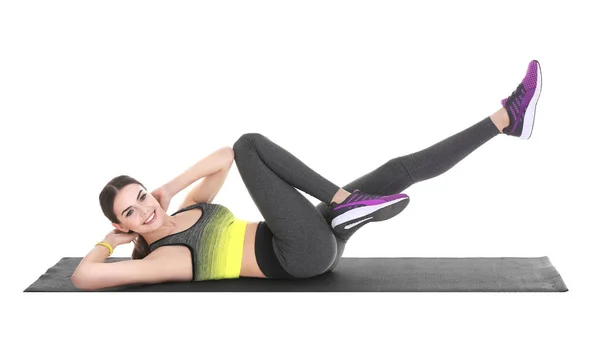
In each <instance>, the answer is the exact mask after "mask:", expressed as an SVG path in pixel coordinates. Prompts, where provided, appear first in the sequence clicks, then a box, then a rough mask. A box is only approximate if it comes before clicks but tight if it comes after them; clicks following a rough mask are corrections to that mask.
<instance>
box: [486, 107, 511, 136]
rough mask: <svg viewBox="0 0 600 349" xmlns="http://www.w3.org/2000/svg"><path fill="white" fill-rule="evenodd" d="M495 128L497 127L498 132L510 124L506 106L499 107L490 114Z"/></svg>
mask: <svg viewBox="0 0 600 349" xmlns="http://www.w3.org/2000/svg"><path fill="white" fill-rule="evenodd" d="M490 119H492V122H493V123H494V125H496V128H498V131H499V132H502V130H504V129H505V128H506V127H508V125H509V124H510V119H509V117H508V111H507V110H506V108H500V109H499V110H498V111H496V112H495V113H494V114H492V116H490Z"/></svg>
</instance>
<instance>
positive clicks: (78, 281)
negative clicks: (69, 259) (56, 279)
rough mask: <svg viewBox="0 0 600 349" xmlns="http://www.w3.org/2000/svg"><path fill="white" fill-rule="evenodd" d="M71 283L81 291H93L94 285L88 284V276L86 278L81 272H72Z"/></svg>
mask: <svg viewBox="0 0 600 349" xmlns="http://www.w3.org/2000/svg"><path fill="white" fill-rule="evenodd" d="M71 283H72V284H73V286H75V288H77V289H79V290H82V291H94V290H95V289H96V287H93V285H91V284H90V281H89V278H86V277H85V276H84V275H81V273H74V274H73V275H71Z"/></svg>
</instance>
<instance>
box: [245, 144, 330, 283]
mask: <svg viewBox="0 0 600 349" xmlns="http://www.w3.org/2000/svg"><path fill="white" fill-rule="evenodd" d="M234 153H235V162H236V166H237V168H238V171H239V173H240V176H241V177H242V181H243V182H244V184H245V186H246V188H247V189H248V192H249V193H250V196H251V197H252V200H254V202H255V204H256V206H257V207H258V210H259V211H260V213H261V214H262V216H263V217H264V218H265V221H266V222H267V224H268V226H269V228H270V229H271V231H272V232H273V235H274V237H273V249H274V251H275V255H276V256H277V258H278V259H279V261H280V263H281V265H282V266H283V267H284V269H286V271H287V272H288V273H290V274H291V275H293V276H295V277H299V278H304V277H311V276H315V275H319V274H322V273H323V272H325V271H326V270H327V268H329V267H330V266H331V264H332V263H333V261H334V259H335V256H336V252H337V245H336V239H335V236H334V234H333V229H332V228H331V225H330V224H329V223H327V221H326V220H325V219H324V218H323V216H322V215H321V214H320V213H319V211H318V210H317V209H316V208H315V207H314V205H313V204H312V203H311V202H310V201H309V200H308V199H307V198H306V197H304V196H303V195H302V194H301V193H300V192H299V191H298V190H297V189H296V188H294V187H293V186H292V185H290V184H289V183H287V182H285V181H284V180H283V179H282V178H281V177H279V176H278V175H277V174H276V173H275V172H273V170H271V169H270V168H269V167H268V166H267V165H266V164H265V163H264V162H263V161H262V160H261V159H260V156H259V154H258V153H257V152H256V151H255V150H254V149H253V146H252V143H251V141H248V140H247V139H243V138H240V139H239V140H238V141H237V142H236V143H235V145H234Z"/></svg>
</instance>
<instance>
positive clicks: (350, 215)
mask: <svg viewBox="0 0 600 349" xmlns="http://www.w3.org/2000/svg"><path fill="white" fill-rule="evenodd" d="M409 201H410V198H409V197H408V195H406V194H402V193H398V194H393V195H369V194H365V193H363V192H362V191H360V190H358V189H356V190H354V191H353V192H352V194H350V196H348V197H347V198H346V200H344V201H342V202H340V203H339V204H338V203H335V202H334V203H332V204H331V218H332V220H331V227H332V228H333V230H334V231H335V232H336V233H339V234H343V235H349V234H352V233H354V232H355V231H356V230H358V229H359V228H361V227H362V226H364V225H365V224H367V223H370V222H376V221H383V220H386V219H390V218H392V217H394V216H395V215H397V214H398V213H400V212H402V210H404V208H406V206H407V205H408V203H409Z"/></svg>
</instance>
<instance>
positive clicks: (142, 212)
mask: <svg viewBox="0 0 600 349" xmlns="http://www.w3.org/2000/svg"><path fill="white" fill-rule="evenodd" d="M113 210H114V212H115V214H116V215H117V218H118V219H119V222H121V224H117V223H113V226H114V227H115V228H117V229H119V230H121V231H123V232H129V231H130V230H133V231H135V232H136V233H139V234H144V233H148V232H152V231H155V230H156V229H158V228H159V227H160V226H161V224H162V212H163V210H162V207H160V204H159V203H158V201H156V199H155V198H154V196H152V194H150V193H149V192H148V191H146V189H144V187H142V186H141V185H139V184H137V183H134V184H129V185H126V186H124V187H123V188H121V190H119V192H118V193H117V196H116V198H115V203H114V205H113ZM148 220H149V222H148Z"/></svg>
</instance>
